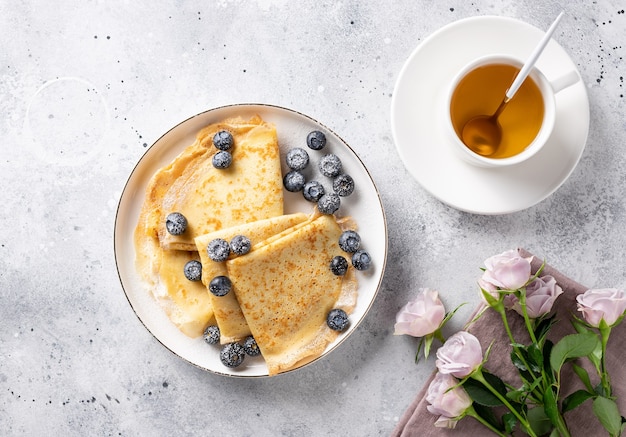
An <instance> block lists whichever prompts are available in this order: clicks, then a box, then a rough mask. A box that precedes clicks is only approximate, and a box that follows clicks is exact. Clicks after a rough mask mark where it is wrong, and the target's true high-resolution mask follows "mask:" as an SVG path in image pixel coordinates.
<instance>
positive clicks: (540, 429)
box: [527, 407, 552, 435]
mask: <svg viewBox="0 0 626 437" xmlns="http://www.w3.org/2000/svg"><path fill="white" fill-rule="evenodd" d="M527 417H528V422H529V423H530V427H531V428H532V430H533V431H535V434H537V435H544V434H548V433H549V432H550V431H552V421H551V420H550V418H549V417H548V416H546V412H545V411H544V409H543V408H541V407H535V408H531V409H530V410H528V415H527Z"/></svg>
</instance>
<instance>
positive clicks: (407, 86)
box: [391, 16, 589, 214]
mask: <svg viewBox="0 0 626 437" xmlns="http://www.w3.org/2000/svg"><path fill="white" fill-rule="evenodd" d="M543 34H544V31H542V30H539V29H537V28H535V27H533V26H531V25H529V24H527V23H524V22H521V21H518V20H514V19H511V18H503V17H493V16H482V17H473V18H468V19H464V20H460V21H457V22H454V23H451V24H449V25H447V26H445V27H443V28H441V29H439V30H438V31H437V32H435V33H433V34H432V35H431V36H429V37H428V38H426V39H425V40H424V41H423V42H422V43H421V44H420V45H419V46H418V47H417V48H416V49H415V50H414V51H413V53H412V54H411V56H410V57H409V58H408V60H407V61H406V63H405V64H404V66H403V68H402V70H401V72H400V74H399V76H398V80H397V82H396V86H395V89H394V92H393V99H392V104H391V127H392V132H393V137H394V141H395V143H396V147H397V149H398V153H399V154H400V157H401V159H402V161H403V162H404V164H405V166H406V167H407V169H408V171H409V172H410V173H411V174H412V175H413V177H414V178H415V179H416V180H417V181H418V182H419V183H420V184H421V185H422V186H423V187H424V189H426V190H427V191H428V192H430V193H431V194H432V195H433V196H435V197H436V198H438V199H439V200H441V201H442V202H444V203H446V204H448V205H450V206H452V207H454V208H457V209H459V210H462V211H467V212H472V213H477V214H505V213H511V212H516V211H520V210H523V209H525V208H528V207H531V206H533V205H535V204H537V203H539V202H540V201H542V200H543V199H545V198H546V197H548V196H549V195H551V194H552V193H553V192H554V191H556V190H557V189H558V188H559V187H560V186H561V185H562V184H563V182H565V180H566V179H567V178H568V177H569V175H570V174H571V172H572V171H573V170H574V168H575V167H576V164H577V163H578V161H579V160H580V157H581V155H582V152H583V150H584V148H585V144H586V142H587V134H588V132H589V101H588V98H587V91H586V88H585V84H584V83H583V81H582V80H580V81H579V82H577V83H576V84H575V85H573V86H570V87H569V88H566V89H564V90H563V91H561V92H560V93H558V94H557V95H556V112H557V114H556V123H555V128H554V132H553V134H552V136H551V137H550V139H549V140H548V143H547V145H546V146H545V147H544V148H543V149H542V150H541V151H540V152H539V153H538V154H537V155H535V156H534V157H532V158H531V159H530V160H528V161H526V162H523V163H521V164H519V165H516V166H514V167H509V168H506V169H499V168H498V169H494V168H491V169H487V168H481V167H477V166H473V165H471V164H468V163H466V162H465V161H462V160H461V159H458V158H457V156H456V155H455V154H454V151H453V150H452V145H451V144H450V143H449V142H448V141H447V140H446V135H445V132H444V124H443V116H444V113H445V107H444V106H445V104H444V103H445V96H446V92H447V88H448V86H449V84H450V82H451V81H452V79H453V78H454V76H455V74H456V73H457V72H458V71H459V70H460V69H461V68H462V67H463V66H464V65H466V64H467V63H469V62H470V61H472V60H474V59H476V58H478V57H481V56H484V55H487V54H494V53H499V54H510V55H513V56H516V57H519V58H521V59H526V58H527V57H528V55H529V54H530V53H531V52H532V50H533V48H534V47H535V45H536V44H537V43H538V42H539V40H540V39H541V37H542V36H543ZM555 38H558V31H557V33H556V36H555ZM536 66H537V68H539V69H540V70H541V71H542V72H543V73H544V74H545V76H546V77H547V78H548V80H554V79H556V78H559V77H561V76H562V75H563V74H565V73H567V72H569V71H572V70H574V71H577V68H576V65H575V64H574V62H573V61H572V60H571V59H570V57H569V56H568V55H567V53H566V52H565V50H564V49H563V48H562V47H561V46H559V45H558V44H557V43H556V42H555V41H554V38H553V39H552V40H551V41H550V42H549V44H548V45H547V47H546V48H545V51H544V52H543V54H542V55H541V57H540V58H539V60H538V61H537V64H536Z"/></svg>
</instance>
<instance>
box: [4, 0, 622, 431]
mask: <svg viewBox="0 0 626 437" xmlns="http://www.w3.org/2000/svg"><path fill="white" fill-rule="evenodd" d="M625 6H626V5H624V4H623V2H618V1H606V0H598V1H584V2H583V1H572V2H563V3H560V2H557V1H545V2H536V1H530V0H515V1H508V0H506V1H505V0H490V1H482V0H479V1H474V2H461V1H449V2H434V1H426V0H420V1H412V0H411V1H408V0H406V1H394V2H379V1H370V0H359V1H353V0H347V1H342V2H335V1H329V2H318V1H299V2H289V1H286V0H258V1H250V2H245V1H235V0H232V1H231V0H219V1H209V2H201V1H185V2H163V1H151V2H148V1H134V2H129V1H96V0H93V1H85V2H69V1H61V2H47V1H30V2H7V1H5V2H1V3H0V34H1V36H2V50H0V114H1V116H0V151H1V155H0V184H1V186H2V190H1V191H2V193H1V194H0V199H1V204H2V208H0V222H1V223H2V225H1V226H0V299H1V301H0V429H2V431H1V433H2V434H4V435H54V434H56V435H81V436H82V435H114V436H117V435H120V436H129V435H132V436H135V435H152V436H161V435H163V436H170V435H238V436H258V435H284V436H299V435H314V436H318V435H320V436H322V435H329V434H331V433H333V432H337V433H341V434H343V435H351V436H352V435H354V436H374V435H388V434H389V433H390V432H391V431H392V429H393V428H394V426H395V425H396V423H397V421H398V419H399V417H400V416H401V415H402V413H403V412H404V410H405V408H406V407H407V406H408V404H409V403H410V401H411V400H412V399H413V397H414V396H415V394H416V393H417V391H418V390H419V389H420V388H421V387H422V385H423V383H424V381H425V379H426V378H427V377H428V375H429V374H430V372H431V371H432V369H433V368H434V366H433V362H432V359H431V360H429V361H428V362H425V363H421V364H420V365H416V364H415V363H414V353H415V349H416V346H417V341H416V340H415V339H413V338H409V337H398V336H393V335H392V333H393V324H394V318H395V314H396V312H397V311H398V309H399V308H400V307H401V306H402V305H403V304H404V303H405V302H406V301H407V300H408V299H410V298H413V297H414V296H415V294H416V293H417V290H418V289H419V288H420V287H430V288H436V289H439V290H440V291H441V293H442V297H443V300H444V303H445V304H446V306H447V307H448V308H450V309H451V308H453V307H455V306H456V305H458V304H459V303H462V302H468V303H469V305H466V306H465V307H463V309H462V310H461V311H460V312H459V316H457V317H456V318H455V319H454V320H453V322H452V324H451V325H450V327H449V329H450V330H453V329H454V328H459V327H460V326H461V325H462V323H463V321H464V319H465V317H467V315H469V313H470V311H471V309H472V308H473V307H474V306H475V305H476V304H478V302H479V298H478V296H477V294H476V289H475V285H474V284H475V281H476V279H477V277H478V276H479V273H480V272H479V270H478V269H479V267H481V266H482V262H483V260H484V259H485V258H487V257H489V256H491V255H494V254H496V253H500V252H502V251H504V250H507V249H510V248H515V247H525V248H527V249H529V250H531V251H532V252H534V253H535V254H537V255H539V256H542V257H545V258H546V259H547V260H548V262H550V263H551V264H552V265H554V266H556V267H557V268H559V269H560V270H561V271H563V272H566V273H567V274H569V275H570V276H572V277H573V278H574V279H576V280H577V281H579V282H581V283H583V284H587V285H589V286H590V287H592V286H593V287H624V286H626V269H625V268H624V265H625V263H624V253H625V249H624V247H626V233H625V232H624V229H625V227H626V209H625V202H624V184H625V180H626V175H625V172H624V168H625V167H626V141H625V138H626V135H625V133H626V117H625V115H626V114H625V113H626V110H625V102H626V99H625V98H624V92H625V90H624V79H623V77H624V76H625V75H626V63H625V61H624V56H626V47H624V44H625V42H626V14H625V13H624V8H625ZM561 7H564V8H565V10H566V12H567V15H566V17H565V18H564V19H563V21H562V22H561V24H560V26H559V29H558V30H557V32H556V34H555V36H554V38H555V39H556V41H557V42H559V44H561V45H562V46H563V48H564V49H565V50H566V51H567V52H568V53H569V55H570V56H571V58H572V59H573V60H574V62H575V63H576V64H577V65H578V68H579V70H580V73H581V75H582V77H583V80H584V81H585V83H586V85H587V87H588V93H589V100H590V108H591V126H590V133H589V139H588V143H587V147H586V149H585V152H584V154H583V156H582V159H581V161H580V163H579V165H578V166H577V168H576V169H575V170H574V172H573V174H572V175H571V177H570V178H569V179H568V180H567V181H566V182H565V183H564V184H563V186H562V187H561V188H560V189H559V190H558V191H557V192H556V193H554V194H553V195H552V196H551V197H549V198H548V199H546V200H545V201H543V202H541V203H540V204H538V205H536V206H533V207H531V208H529V209H527V210H524V211H521V212H518V213H515V214H510V215H499V216H482V215H474V214H468V213H463V212H459V211H457V210H455V209H452V208H450V207H448V206H446V205H444V204H443V203H441V202H439V201H438V200H436V199H434V198H433V197H432V196H430V195H429V194H428V193H427V192H426V191H425V190H423V189H422V188H421V186H419V185H418V184H417V183H416V182H415V181H414V180H413V179H412V178H411V177H410V175H409V174H408V172H407V171H406V170H405V168H404V166H403V164H402V162H401V161H400V158H399V156H398V154H397V152H396V149H395V146H394V144H393V140H392V137H391V131H390V119H389V118H390V103H391V97H392V91H393V87H394V84H395V81H396V79H397V75H398V73H399V71H400V68H401V67H402V65H403V63H404V62H405V60H406V59H407V57H408V55H409V54H410V53H411V51H412V50H413V49H414V48H415V47H416V46H417V45H418V44H419V43H420V42H421V41H422V40H424V38H426V37H427V36H428V35H429V34H431V33H432V32H434V31H435V30H437V29H438V28H440V27H441V26H444V25H446V24H448V23H451V22H453V21H455V20H459V19H462V18H466V17H471V16H477V15H500V16H507V17H513V18H517V19H520V20H523V21H526V22H528V23H530V24H532V25H534V26H536V27H539V28H542V29H545V28H547V27H548V26H549V24H550V23H551V21H552V20H553V18H554V17H555V16H556V15H557V13H558V11H559V10H560V9H561ZM231 103H270V104H274V105H279V106H285V107H288V108H291V109H294V110H297V111H300V112H303V113H305V114H308V115H310V116H311V117H313V118H315V119H317V120H319V121H321V122H322V123H324V124H325V125H327V126H328V127H330V128H331V129H333V130H334V131H335V132H337V133H338V134H339V135H340V136H341V137H342V138H343V139H344V140H345V141H346V142H347V143H348V144H350V145H351V147H352V148H353V149H354V150H355V151H356V152H357V153H358V154H359V156H360V157H361V159H362V160H363V162H364V163H365V165H366V166H367V167H368V169H369V171H370V173H371V175H372V177H373V179H374V181H375V182H376V184H377V186H378V189H379V191H380V193H381V196H382V200H383V202H384V205H385V209H386V213H387V220H388V229H389V257H388V264H387V269H386V274H385V278H384V281H383V285H382V288H381V289H380V291H379V294H378V297H377V299H376V301H375V303H374V305H373V307H372V309H371V310H370V312H369V314H368V315H367V317H366V319H365V321H364V322H363V323H362V324H361V326H360V327H359V329H358V330H357V331H356V332H355V333H354V334H353V335H352V336H351V337H350V338H349V339H348V340H347V341H346V342H344V344H342V345H341V347H340V348H339V349H338V350H336V351H334V352H333V353H332V354H330V356H328V357H327V358H325V359H324V360H321V361H319V362H317V363H315V364H314V365H312V366H308V367H306V368H304V369H302V370H299V371H296V372H291V373H289V374H286V375H282V376H280V377H277V378H264V379H233V378H225V377H222V376H218V375H214V374H212V373H208V372H205V371H202V370H199V369H197V368H195V367H193V366H191V365H189V364H187V363H186V362H184V361H183V360H181V359H179V358H177V357H176V356H174V355H173V354H172V353H170V352H169V351H168V350H166V349H165V348H164V347H162V346H161V345H160V344H159V343H158V342H157V341H156V340H155V339H154V338H153V337H152V336H151V335H150V333H149V332H148V331H147V330H146V329H145V328H144V327H143V326H142V325H141V323H140V322H139V320H138V319H137V317H136V316H135V314H134V313H133V311H132V309H131V308H130V306H129V304H128V301H127V300H126V297H125V295H124V292H123V290H122V288H121V285H120V283H119V279H118V276H117V272H116V266H115V259H114V253H113V231H114V221H115V214H116V208H117V204H118V201H119V197H120V195H121V191H122V189H123V187H124V184H125V182H126V179H127V178H128V176H129V174H130V172H131V171H132V169H133V167H134V165H135V164H136V162H137V161H138V160H139V158H140V157H141V156H142V155H143V153H144V152H145V151H146V149H147V147H148V146H149V145H151V144H152V143H153V142H154V141H155V140H156V139H158V138H159V136H161V135H162V134H163V133H164V132H165V131H167V130H168V129H169V128H170V127H172V126H174V125H175V124H177V123H178V122H180V121H182V120H184V119H186V118H187V117H189V116H191V115H194V114H196V113H198V112H201V111H204V110H206V109H209V108H213V107H217V106H221V105H225V104H231Z"/></svg>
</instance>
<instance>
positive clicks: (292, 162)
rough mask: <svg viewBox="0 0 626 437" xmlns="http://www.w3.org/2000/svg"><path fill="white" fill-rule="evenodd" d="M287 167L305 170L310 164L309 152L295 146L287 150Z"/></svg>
mask: <svg viewBox="0 0 626 437" xmlns="http://www.w3.org/2000/svg"><path fill="white" fill-rule="evenodd" d="M286 161H287V167H289V168H290V169H292V170H304V169H305V168H306V166H307V165H309V154H308V153H307V152H306V150H304V149H301V148H300V147H295V148H293V149H291V150H290V151H289V152H287V158H286Z"/></svg>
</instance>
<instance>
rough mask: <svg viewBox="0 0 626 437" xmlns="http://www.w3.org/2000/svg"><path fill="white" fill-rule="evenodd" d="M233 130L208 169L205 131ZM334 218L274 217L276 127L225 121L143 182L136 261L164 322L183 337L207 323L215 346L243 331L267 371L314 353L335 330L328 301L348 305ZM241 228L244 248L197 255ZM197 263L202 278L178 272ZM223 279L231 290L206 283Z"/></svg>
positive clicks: (351, 297)
mask: <svg viewBox="0 0 626 437" xmlns="http://www.w3.org/2000/svg"><path fill="white" fill-rule="evenodd" d="M221 130H227V131H228V132H230V133H231V134H232V135H233V138H234V146H233V148H232V164H231V166H230V167H229V168H228V169H217V168H215V167H213V165H212V162H211V161H212V157H213V155H214V154H215V153H216V152H217V149H216V148H215V147H214V146H213V143H212V139H213V136H214V135H215V134H216V133H217V132H219V131H221ZM171 212H179V213H181V214H182V215H184V216H185V218H186V219H187V223H188V225H187V229H186V231H185V232H184V233H183V234H182V235H172V234H170V233H168V232H167V230H166V227H165V218H166V216H167V215H168V214H169V213H171ZM340 225H341V223H338V222H337V220H335V217H334V216H326V215H320V214H319V213H316V212H311V213H310V214H304V213H294V214H287V215H285V214H284V211H283V187H282V174H281V165H280V151H279V147H278V140H277V134H276V129H275V127H274V126H273V125H271V124H269V123H267V122H264V121H263V120H262V119H261V118H260V117H258V116H255V117H253V118H251V119H249V120H244V119H242V118H231V119H227V120H224V121H223V122H221V123H216V124H212V125H209V126H207V127H205V128H204V129H202V130H201V131H200V132H199V133H198V135H197V138H196V140H195V142H194V143H193V144H192V145H190V146H188V147H187V148H185V150H184V151H183V152H182V153H181V154H180V155H179V156H177V157H176V158H175V159H174V161H173V162H172V163H170V164H169V165H168V166H166V167H163V168H162V169H160V170H159V171H158V172H157V173H156V174H155V175H154V176H153V177H152V179H151V181H150V183H149V185H148V187H147V190H146V199H145V202H144V204H143V207H142V210H141V214H140V217H139V221H138V224H137V228H136V230H135V249H136V267H137V270H138V272H139V273H140V275H141V277H142V278H143V279H144V281H145V282H146V283H147V285H148V288H149V289H150V290H151V291H152V294H153V295H154V297H155V299H156V300H157V302H158V303H159V304H160V305H161V307H162V308H163V309H164V310H165V312H166V313H167V315H168V317H169V318H170V319H171V320H172V322H173V323H174V324H175V325H176V326H177V327H178V328H179V329H180V330H181V331H182V332H183V333H185V334H186V335H188V336H190V337H198V336H201V335H202V334H203V332H204V330H205V328H206V327H207V326H208V325H209V324H213V323H216V324H217V325H218V327H219V328H220V331H221V343H222V344H225V343H228V342H233V341H239V340H242V339H244V338H245V337H246V336H249V335H253V336H254V337H255V340H256V341H257V344H258V345H259V349H260V350H261V353H262V354H263V357H264V359H265V361H266V363H267V365H268V370H269V374H270V375H273V374H276V373H279V372H282V371H284V370H287V369H289V368H292V367H294V366H295V365H296V364H297V363H298V362H300V361H301V360H304V359H311V358H313V357H315V356H318V355H320V354H321V353H322V352H323V350H324V349H325V347H326V346H327V344H328V343H330V342H331V341H333V340H334V339H335V338H336V336H337V332H335V331H333V330H331V329H330V328H328V326H327V325H326V323H325V321H326V315H327V313H328V311H330V310H331V309H332V308H341V309H343V310H344V311H346V313H348V314H350V313H351V312H352V311H353V309H354V306H355V305H356V289H357V287H356V279H355V274H354V271H353V269H352V268H351V269H350V270H349V272H348V274H347V275H346V276H344V277H338V276H335V275H333V274H332V272H331V271H330V268H329V264H330V260H331V259H332V258H333V257H334V256H336V255H340V254H341V249H340V248H339V246H338V244H337V242H338V239H339V235H340V234H341V232H342V228H341V226H340ZM236 235H244V236H246V237H248V238H249V239H250V240H251V242H252V249H251V251H250V252H249V253H248V254H246V255H243V256H239V257H235V256H234V255H231V256H230V259H229V260H227V261H226V262H215V261H212V260H211V259H210V258H209V257H208V255H207V251H206V248H207V245H208V243H209V242H210V241H212V240H214V239H216V238H221V239H224V240H226V241H230V240H231V239H232V238H233V237H234V236H236ZM193 259H196V260H199V261H200V262H201V263H202V281H198V282H193V281H189V280H188V279H187V278H185V276H184V274H183V268H184V265H185V264H186V263H187V262H188V261H189V260H193ZM220 275H224V276H228V277H229V278H230V279H231V281H232V283H233V291H232V292H231V293H229V294H227V295H225V296H219V297H218V296H215V295H213V294H211V293H210V292H209V291H208V290H207V288H208V285H209V283H210V281H211V280H212V279H213V278H214V277H216V276H220Z"/></svg>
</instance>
